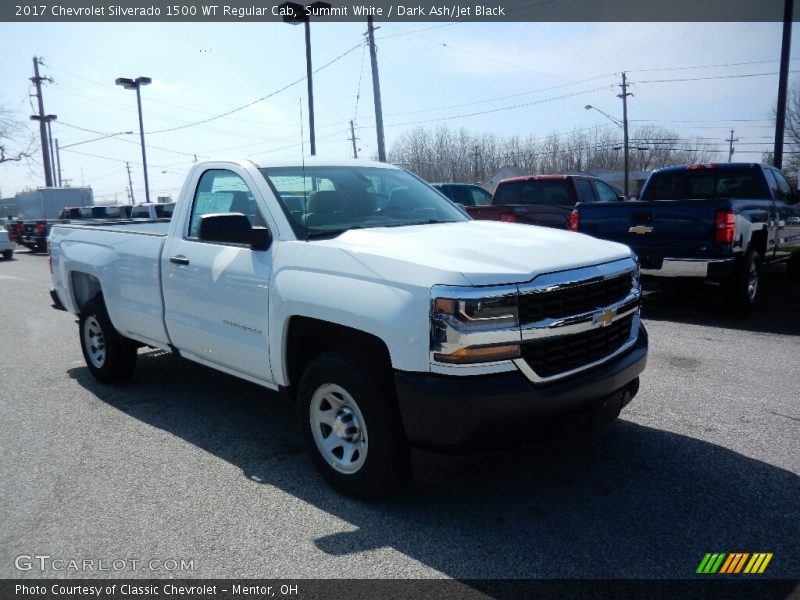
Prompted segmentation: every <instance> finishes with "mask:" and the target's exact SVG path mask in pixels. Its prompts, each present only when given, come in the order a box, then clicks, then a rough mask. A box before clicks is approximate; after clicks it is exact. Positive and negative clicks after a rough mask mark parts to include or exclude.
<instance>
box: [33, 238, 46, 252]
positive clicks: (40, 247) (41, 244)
mask: <svg viewBox="0 0 800 600" xmlns="http://www.w3.org/2000/svg"><path fill="white" fill-rule="evenodd" d="M34 249H35V251H36V252H41V253H42V254H47V242H46V241H44V240H40V241H38V242H36V246H34Z"/></svg>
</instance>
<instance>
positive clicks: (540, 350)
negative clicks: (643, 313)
mask: <svg viewBox="0 0 800 600" xmlns="http://www.w3.org/2000/svg"><path fill="white" fill-rule="evenodd" d="M633 319H634V315H633V314H631V315H628V316H626V317H623V318H620V319H617V320H616V321H614V322H613V323H611V324H610V325H608V326H607V327H599V328H594V329H589V330H587V331H582V332H580V333H575V334H571V335H558V336H555V337H546V338H542V339H540V340H537V341H534V342H529V343H527V344H525V345H523V347H522V358H523V359H524V360H525V362H527V363H528V365H529V366H530V367H531V369H533V370H534V371H535V372H536V374H537V375H539V377H542V378H547V377H553V376H555V375H559V374H561V373H566V372H568V371H572V370H574V369H578V368H580V367H583V366H585V365H589V364H591V363H594V362H597V361H599V360H601V359H602V358H604V357H606V356H609V355H611V354H613V353H614V352H616V351H617V350H619V349H620V348H621V347H622V346H623V345H624V344H625V342H627V341H628V339H629V338H630V336H631V326H632V324H633Z"/></svg>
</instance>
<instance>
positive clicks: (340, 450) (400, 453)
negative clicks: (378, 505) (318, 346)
mask: <svg viewBox="0 0 800 600" xmlns="http://www.w3.org/2000/svg"><path fill="white" fill-rule="evenodd" d="M326 406H327V407H328V408H325V407H326ZM328 411H330V414H328V415H325V413H327V412H328ZM297 415H298V420H299V423H300V429H301V432H302V435H303V441H304V443H305V446H306V449H307V451H308V453H309V455H310V456H311V460H312V461H313V463H314V466H315V467H316V468H317V470H318V471H319V472H320V473H321V474H322V476H323V477H324V478H325V479H326V480H327V481H328V482H329V483H330V484H331V485H332V486H333V487H334V488H335V489H337V490H339V491H340V492H342V493H344V494H347V495H349V496H354V497H356V498H365V499H368V498H379V497H385V496H389V495H391V494H393V493H395V492H396V491H397V490H398V489H399V488H400V486H401V485H402V484H403V483H404V482H405V481H406V480H407V479H408V478H409V475H410V473H411V469H410V459H409V453H408V443H407V441H406V438H405V433H404V432H403V427H402V421H401V418H400V411H399V410H398V407H397V400H396V398H395V394H394V385H393V382H392V377H391V370H390V369H389V367H388V366H384V365H380V364H377V362H376V361H374V360H371V359H370V358H368V357H367V356H365V355H363V354H360V353H356V352H352V351H348V350H339V351H334V352H328V353H325V354H323V355H321V356H319V357H317V358H316V359H314V361H312V362H311V364H310V365H309V366H308V367H307V368H306V370H305V371H304V372H303V376H302V378H301V379H300V386H299V389H298V394H297ZM325 419H327V420H328V422H329V423H331V424H332V426H331V425H328V424H326V423H325V422H323V421H324V420H325ZM331 436H333V437H331ZM327 440H331V443H330V445H329V447H328V449H327V450H326V449H325V448H324V445H325V441H327Z"/></svg>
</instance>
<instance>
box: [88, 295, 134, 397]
mask: <svg viewBox="0 0 800 600" xmlns="http://www.w3.org/2000/svg"><path fill="white" fill-rule="evenodd" d="M79 328H80V338H81V350H82V351H83V358H84V359H85V360H86V366H87V367H88V368H89V371H91V373H92V375H94V377H95V379H97V380H98V381H102V382H103V383H117V382H119V381H123V380H125V379H127V378H129V377H130V376H131V375H132V374H133V369H134V368H135V367H136V345H135V344H134V343H133V342H131V341H130V340H129V339H127V338H125V337H123V336H121V335H120V334H119V332H117V330H116V329H114V325H113V324H112V323H111V319H109V318H108V312H106V307H105V305H104V304H103V302H102V300H100V299H99V298H95V299H94V300H90V301H89V302H87V303H86V304H85V305H84V306H83V309H82V310H81V317H80V322H79Z"/></svg>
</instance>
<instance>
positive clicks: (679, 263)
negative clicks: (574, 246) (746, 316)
mask: <svg viewBox="0 0 800 600" xmlns="http://www.w3.org/2000/svg"><path fill="white" fill-rule="evenodd" d="M571 229H573V230H574V231H580V232H582V233H588V234H589V235H593V236H595V237H599V238H602V239H607V240H613V241H616V242H622V243H624V244H627V245H628V246H630V247H631V248H632V249H633V250H634V252H636V254H637V255H638V257H639V261H640V264H641V268H642V274H643V275H645V276H654V277H662V278H666V277H679V278H694V279H697V280H700V281H705V282H709V283H714V284H721V285H724V286H727V287H728V288H729V290H730V296H729V297H730V298H731V300H732V301H733V302H735V303H736V304H738V305H739V306H740V307H742V308H749V307H750V306H752V305H753V304H755V303H756V301H757V299H758V295H759V290H760V289H761V286H760V285H759V281H760V274H761V269H762V267H763V266H764V265H766V264H769V263H775V262H780V261H786V262H787V263H788V267H789V270H790V271H792V272H794V273H800V203H798V195H797V193H796V192H795V191H794V190H793V189H792V188H791V186H790V185H789V183H788V182H787V181H786V178H785V177H784V176H783V174H782V173H781V172H780V171H779V170H778V169H776V168H775V167H772V166H769V165H760V164H754V163H725V164H706V165H688V166H678V167H669V168H665V169H659V170H657V171H654V172H653V173H652V174H651V175H650V177H649V179H648V180H647V182H646V183H645V185H644V187H643V188H642V192H641V194H640V195H639V200H638V201H634V202H626V203H619V204H597V203H590V204H584V203H583V202H581V203H580V204H579V205H578V206H577V207H576V209H575V211H574V213H573V215H572V217H571Z"/></svg>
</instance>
